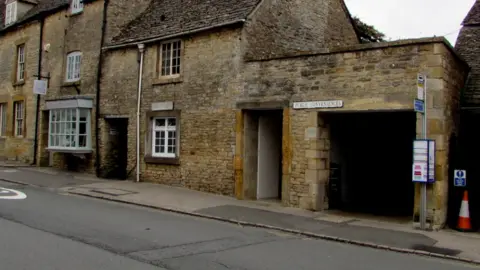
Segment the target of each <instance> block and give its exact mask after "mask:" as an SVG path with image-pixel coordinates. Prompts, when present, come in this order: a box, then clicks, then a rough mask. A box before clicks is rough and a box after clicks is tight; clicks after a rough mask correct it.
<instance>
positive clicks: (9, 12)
mask: <svg viewBox="0 0 480 270" xmlns="http://www.w3.org/2000/svg"><path fill="white" fill-rule="evenodd" d="M16 20H17V2H12V3H10V4H7V7H6V11H5V25H9V24H12V23H14V22H15V21H16Z"/></svg>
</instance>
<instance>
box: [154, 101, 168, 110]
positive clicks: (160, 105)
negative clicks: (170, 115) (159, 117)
mask: <svg viewBox="0 0 480 270" xmlns="http://www.w3.org/2000/svg"><path fill="white" fill-rule="evenodd" d="M170 110H173V102H172V101H165V102H155V103H152V111H170Z"/></svg>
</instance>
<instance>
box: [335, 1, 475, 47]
mask: <svg viewBox="0 0 480 270" xmlns="http://www.w3.org/2000/svg"><path fill="white" fill-rule="evenodd" d="M344 1H345V3H346V4H347V7H348V9H349V11H350V13H351V14H352V16H357V17H358V18H360V20H362V21H363V22H364V23H367V24H370V25H373V26H375V28H376V29H377V30H379V31H381V32H383V33H384V34H385V35H386V36H387V38H390V39H392V40H396V39H405V38H421V37H433V36H445V37H446V38H447V39H448V40H449V41H450V43H451V44H452V45H455V41H456V39H457V37H458V33H459V31H460V28H461V23H462V21H463V19H464V18H465V16H467V13H468V11H469V10H470V8H471V7H472V6H473V3H475V0H344Z"/></svg>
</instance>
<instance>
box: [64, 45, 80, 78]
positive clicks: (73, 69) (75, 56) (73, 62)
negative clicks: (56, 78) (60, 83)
mask: <svg viewBox="0 0 480 270" xmlns="http://www.w3.org/2000/svg"><path fill="white" fill-rule="evenodd" d="M81 62H82V53H81V52H72V53H69V54H68V55H67V74H66V81H67V82H75V81H78V80H80V64H81Z"/></svg>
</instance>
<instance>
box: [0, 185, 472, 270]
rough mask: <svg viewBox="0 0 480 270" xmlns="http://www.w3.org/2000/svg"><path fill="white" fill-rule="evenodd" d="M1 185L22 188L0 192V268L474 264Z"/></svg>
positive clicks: (198, 269)
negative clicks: (13, 196)
mask: <svg viewBox="0 0 480 270" xmlns="http://www.w3.org/2000/svg"><path fill="white" fill-rule="evenodd" d="M0 187H2V188H9V189H14V190H17V191H21V192H23V193H24V194H26V195H27V197H26V198H24V199H21V198H20V199H17V200H5V199H1V198H0V226H1V230H0V239H1V241H0V268H1V269H35V270H41V269H45V270H52V269H69V270H76V269H78V270H88V269H95V270H97V269H102V270H110V269H112V270H113V269H115V270H120V269H126V270H131V269H136V270H137V269H138V270H143V269H182V270H184V269H185V270H190V269H192V270H203V269H208V270H212V269H220V270H221V269H238V270H246V269H255V270H257V269H265V270H267V269H275V270H282V269H285V270H286V269H288V270H291V269H296V270H300V269H316V270H317V269H328V270H350V269H352V270H353V269H355V270H362V269H369V270H377V269H378V270H380V269H382V270H383V269H389V270H397V269H398V270H400V269H402V270H403V269H422V270H430V269H431V270H447V269H448V270H467V269H479V268H474V267H473V266H471V265H466V264H461V263H456V262H452V261H445V260H439V259H434V258H428V257H420V256H415V255H408V254H400V253H394V252H388V251H383V250H376V249H371V248H365V247H359V246H354V245H346V244H341V243H336V242H329V241H322V240H314V239H307V238H303V237H298V236H294V235H286V234H280V233H276V232H273V231H267V230H262V229H255V228H246V227H241V226H238V225H234V224H227V223H222V222H217V221H213V220H207V219H200V218H195V217H190V216H183V215H177V214H173V213H168V212H162V211H157V210H153V209H147V208H140V207H134V206H130V205H125V204H116V203H111V202H107V201H101V200H96V199H89V198H83V197H76V196H72V195H65V194H59V193H57V192H56V191H54V190H48V189H42V188H36V187H27V186H20V185H15V184H9V183H5V182H0ZM0 193H1V192H0ZM0 195H1V194H0ZM0 197H1V196H0Z"/></svg>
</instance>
